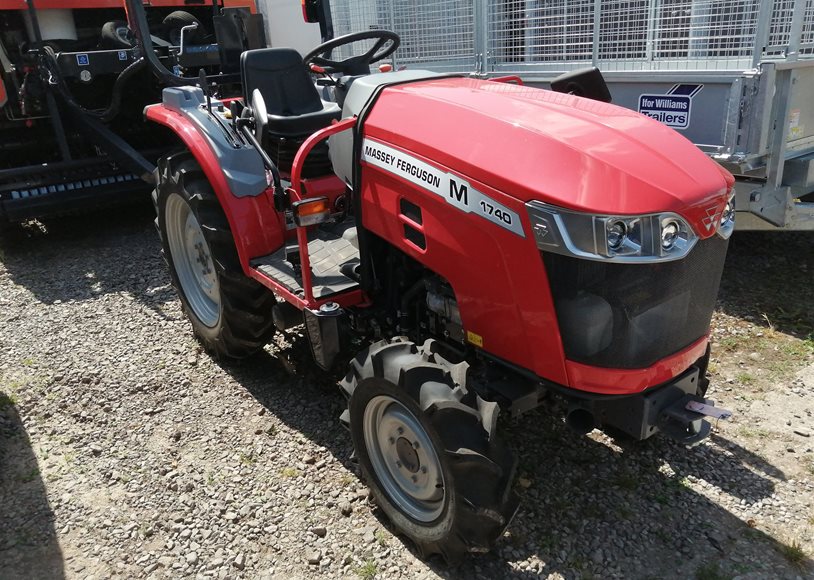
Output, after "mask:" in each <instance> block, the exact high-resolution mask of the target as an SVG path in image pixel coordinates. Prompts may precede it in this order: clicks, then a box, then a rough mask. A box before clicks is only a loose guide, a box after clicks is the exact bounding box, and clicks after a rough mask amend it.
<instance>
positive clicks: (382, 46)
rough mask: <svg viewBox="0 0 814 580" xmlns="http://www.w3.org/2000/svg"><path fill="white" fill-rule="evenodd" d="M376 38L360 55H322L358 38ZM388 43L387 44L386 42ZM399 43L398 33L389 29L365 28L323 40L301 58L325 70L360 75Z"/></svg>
mask: <svg viewBox="0 0 814 580" xmlns="http://www.w3.org/2000/svg"><path fill="white" fill-rule="evenodd" d="M371 39H377V40H376V42H375V43H374V44H373V46H372V47H371V48H370V50H368V51H367V52H366V53H364V54H362V55H360V56H350V57H348V58H346V59H343V60H332V59H330V58H327V57H325V56H324V55H325V54H327V53H330V51H332V50H333V49H335V48H338V47H340V46H345V45H348V44H353V43H354V42H359V41H360V40H371ZM388 43H389V44H388ZM400 44H401V39H400V38H399V35H398V34H396V33H395V32H390V31H389V30H365V31H362V32H353V33H351V34H346V35H344V36H340V37H338V38H333V39H331V40H329V41H328V42H323V43H322V44H320V45H319V46H318V47H316V48H315V49H314V50H312V51H311V52H309V53H308V54H306V55H305V57H304V58H303V61H305V64H306V66H310V65H312V64H315V65H317V66H320V67H323V68H325V70H326V71H327V72H340V73H342V74H344V75H362V74H369V73H370V65H371V64H373V63H374V62H379V61H380V60H382V59H384V58H387V57H388V56H390V55H391V54H393V53H394V52H396V49H397V48H398V47H399V45H400Z"/></svg>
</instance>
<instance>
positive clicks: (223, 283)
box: [153, 152, 276, 359]
mask: <svg viewBox="0 0 814 580" xmlns="http://www.w3.org/2000/svg"><path fill="white" fill-rule="evenodd" d="M157 174H158V175H157V181H156V183H157V186H156V189H155V191H154V192H153V202H154V203H155V206H156V213H157V216H158V217H157V218H156V227H157V228H158V231H159V234H160V236H161V245H162V254H163V255H164V259H165V260H166V262H167V265H168V266H169V270H170V277H171V279H172V284H173V286H174V287H175V289H176V291H177V292H178V296H179V297H180V299H181V304H182V306H183V309H184V312H185V313H186V315H187V317H188V318H189V320H190V322H191V323H192V328H193V331H194V332H195V335H196V336H197V337H198V339H199V340H200V341H201V343H202V344H203V345H204V347H205V348H206V349H207V350H208V351H209V352H210V353H212V354H213V355H214V356H216V357H218V358H233V359H237V358H244V357H246V356H249V355H251V354H254V353H255V352H257V351H259V350H260V349H262V348H263V346H265V345H266V344H267V343H268V341H269V340H270V339H271V337H272V336H273V334H274V331H275V328H274V323H273V319H272V314H271V309H272V306H274V304H275V302H276V300H275V298H274V295H273V294H272V293H271V292H270V291H269V290H267V289H266V288H265V287H263V286H262V285H261V284H259V283H258V282H256V281H254V280H252V279H251V278H248V277H247V276H246V275H244V274H243V271H242V269H241V267H240V262H239V260H238V256H237V250H236V248H235V243H234V239H233V238H232V232H231V230H230V228H229V222H228V221H227V219H226V215H225V214H224V213H223V209H222V208H221V207H220V203H219V202H218V199H217V197H216V196H215V193H214V192H213V191H212V186H211V185H210V184H209V181H207V179H206V177H205V176H204V174H203V171H202V170H201V168H200V166H199V165H198V163H197V162H196V161H195V159H194V158H193V157H192V155H191V154H190V153H188V152H183V153H177V154H175V155H171V156H169V157H165V158H164V159H162V160H161V161H159V163H158V170H157Z"/></svg>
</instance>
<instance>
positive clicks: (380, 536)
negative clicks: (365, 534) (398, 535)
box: [373, 530, 387, 548]
mask: <svg viewBox="0 0 814 580" xmlns="http://www.w3.org/2000/svg"><path fill="white" fill-rule="evenodd" d="M373 537H374V538H376V542H377V543H378V544H379V545H380V546H381V547H382V548H386V547H387V532H385V531H384V530H376V531H375V532H373Z"/></svg>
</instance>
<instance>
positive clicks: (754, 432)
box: [738, 425, 771, 439]
mask: <svg viewBox="0 0 814 580" xmlns="http://www.w3.org/2000/svg"><path fill="white" fill-rule="evenodd" d="M738 435H741V436H742V437H753V438H760V439H766V438H767V437H770V436H771V432H769V431H767V430H766V429H758V428H757V427H750V426H748V425H742V426H741V427H740V428H738Z"/></svg>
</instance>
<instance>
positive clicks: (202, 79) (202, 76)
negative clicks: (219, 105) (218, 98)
mask: <svg viewBox="0 0 814 580" xmlns="http://www.w3.org/2000/svg"><path fill="white" fill-rule="evenodd" d="M198 84H199V85H200V87H201V90H202V91H203V94H204V96H205V97H206V110H207V111H209V114H210V115H211V114H212V95H210V94H209V81H208V80H207V78H206V71H205V70H204V69H201V70H199V71H198Z"/></svg>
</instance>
